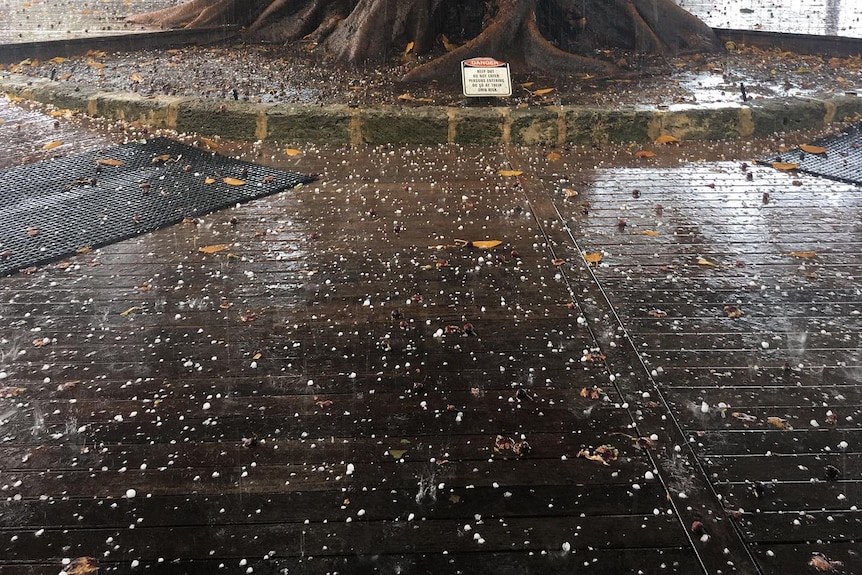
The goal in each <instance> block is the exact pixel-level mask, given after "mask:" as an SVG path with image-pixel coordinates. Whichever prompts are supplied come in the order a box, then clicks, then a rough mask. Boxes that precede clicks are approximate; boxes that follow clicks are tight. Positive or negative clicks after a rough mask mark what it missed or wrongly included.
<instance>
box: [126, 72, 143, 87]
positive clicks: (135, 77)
mask: <svg viewBox="0 0 862 575" xmlns="http://www.w3.org/2000/svg"><path fill="white" fill-rule="evenodd" d="M129 80H131V81H132V82H134V83H135V84H139V83H141V82H143V81H144V79H143V78H141V75H140V74H138V73H137V72H134V73H133V74H132V75H131V76H129Z"/></svg>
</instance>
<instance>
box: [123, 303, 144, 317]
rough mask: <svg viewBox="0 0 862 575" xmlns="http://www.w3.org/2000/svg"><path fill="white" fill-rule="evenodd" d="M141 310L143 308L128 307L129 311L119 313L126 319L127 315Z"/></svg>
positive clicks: (137, 306)
mask: <svg viewBox="0 0 862 575" xmlns="http://www.w3.org/2000/svg"><path fill="white" fill-rule="evenodd" d="M143 310H144V308H143V307H141V306H139V305H136V306H132V307H130V308H129V309H127V310H125V311H121V312H120V315H121V316H123V317H128V316H129V315H131V314H133V313H134V312H136V311H143Z"/></svg>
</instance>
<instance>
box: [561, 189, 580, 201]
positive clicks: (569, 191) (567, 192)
mask: <svg viewBox="0 0 862 575" xmlns="http://www.w3.org/2000/svg"><path fill="white" fill-rule="evenodd" d="M563 193H564V194H565V195H566V199H571V198H577V197H578V190H573V189H572V188H566V189H565V190H563Z"/></svg>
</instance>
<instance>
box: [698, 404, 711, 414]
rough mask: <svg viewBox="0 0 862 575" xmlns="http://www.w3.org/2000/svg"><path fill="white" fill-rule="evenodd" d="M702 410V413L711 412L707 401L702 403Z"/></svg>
mask: <svg viewBox="0 0 862 575" xmlns="http://www.w3.org/2000/svg"><path fill="white" fill-rule="evenodd" d="M700 412H701V413H709V404H708V403H707V402H705V401H703V402H701V404H700Z"/></svg>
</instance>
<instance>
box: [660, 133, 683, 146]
mask: <svg viewBox="0 0 862 575" xmlns="http://www.w3.org/2000/svg"><path fill="white" fill-rule="evenodd" d="M655 143H656V144H678V143H679V138H674V137H673V136H671V135H668V134H665V135H663V136H659V137H658V138H656V139H655Z"/></svg>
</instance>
